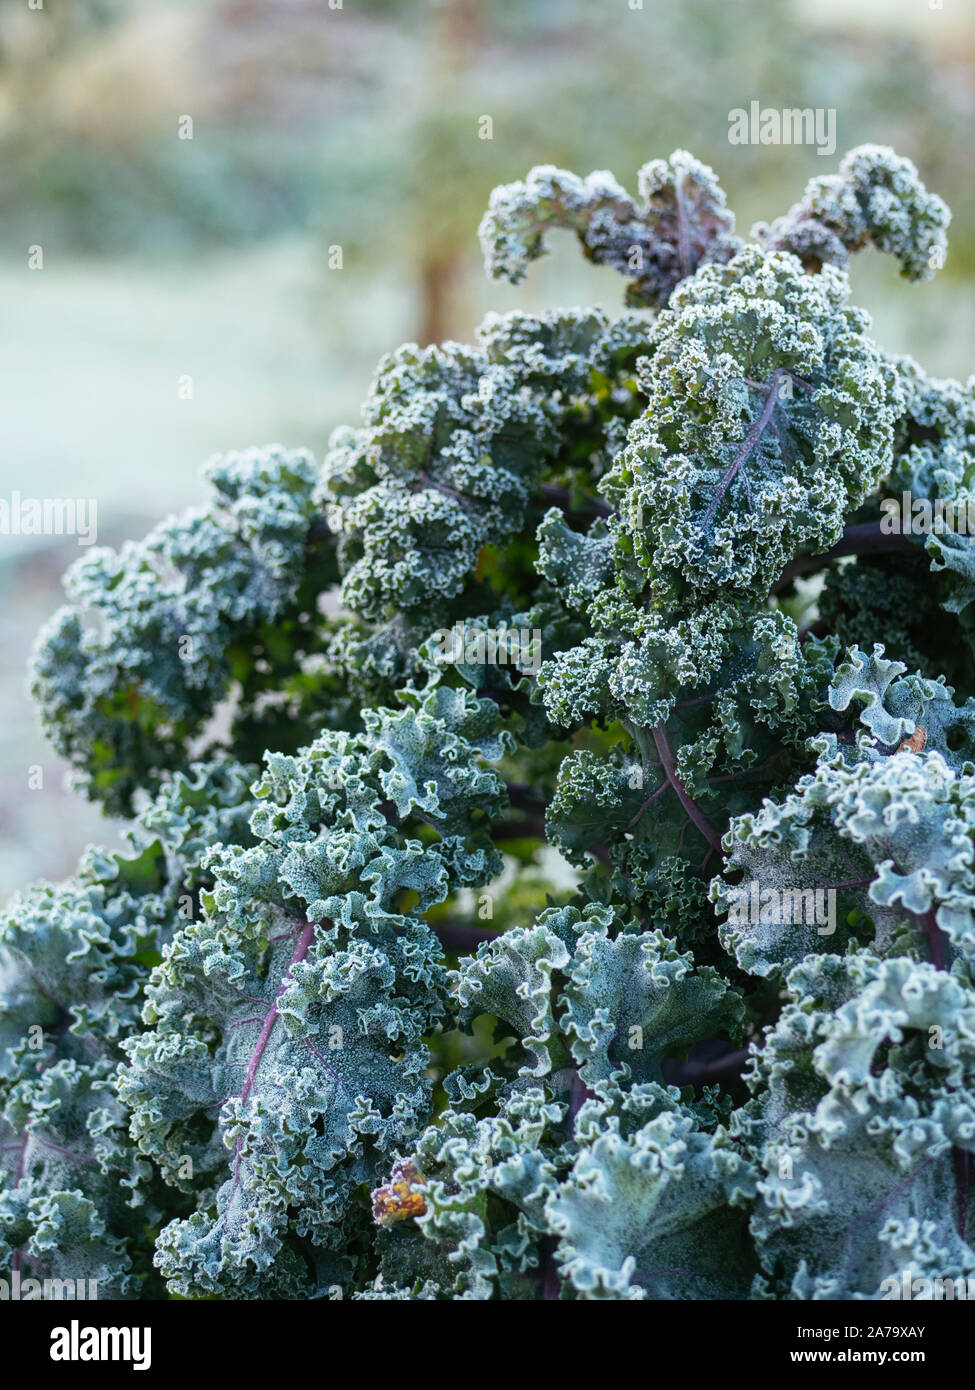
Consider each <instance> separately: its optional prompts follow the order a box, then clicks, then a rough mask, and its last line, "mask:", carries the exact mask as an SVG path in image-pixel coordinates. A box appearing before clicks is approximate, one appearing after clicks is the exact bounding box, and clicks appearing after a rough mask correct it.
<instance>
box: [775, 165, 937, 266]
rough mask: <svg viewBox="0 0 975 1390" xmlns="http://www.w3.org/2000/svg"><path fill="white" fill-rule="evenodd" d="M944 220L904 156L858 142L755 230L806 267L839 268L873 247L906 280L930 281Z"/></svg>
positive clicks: (935, 199)
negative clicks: (835, 168) (892, 260)
mask: <svg viewBox="0 0 975 1390" xmlns="http://www.w3.org/2000/svg"><path fill="white" fill-rule="evenodd" d="M950 219H951V213H950V212H949V210H948V208H947V207H946V205H945V204H944V202H942V200H941V199H940V198H939V197H938V196H937V195H936V194H934V193H929V192H928V191H927V189H926V188H925V187H924V184H923V183H922V182H921V180H920V178H919V177H918V172H917V170H916V169H915V167H914V165H913V164H912V163H911V161H910V160H909V159H901V158H899V157H898V156H897V155H896V154H895V153H894V151H893V150H892V149H890V148H888V147H887V146H886V145H860V146H858V147H857V148H856V149H855V150H851V151H850V153H849V154H848V155H847V156H846V157H845V158H844V159H843V161H842V163H841V164H840V171H839V173H838V174H827V175H826V176H825V177H820V178H815V179H811V180H810V181H809V184H808V185H807V187H806V192H805V194H804V196H803V198H802V201H801V202H799V203H796V205H795V206H794V207H793V208H791V209H790V210H789V212H787V213H786V214H785V216H784V217H780V218H779V219H778V220H777V221H775V222H773V223H772V225H771V227H767V226H764V225H760V226H758V227H757V228H756V229H755V231H756V234H757V235H758V236H759V238H760V239H761V241H762V243H763V245H764V246H765V249H766V250H769V251H792V252H793V253H794V254H795V255H797V256H798V257H799V259H800V260H801V261H802V263H803V265H804V266H805V267H806V268H807V269H808V270H812V271H818V270H819V269H820V268H821V267H822V266H823V265H826V264H830V265H838V266H841V267H842V266H845V265H846V263H847V259H848V257H849V254H850V252H851V251H859V250H861V248H862V247H864V246H867V245H873V246H876V248H877V250H878V251H886V252H889V253H890V254H891V255H892V256H895V257H896V258H897V260H898V261H899V262H900V267H901V274H902V275H903V276H905V278H906V279H908V280H929V279H930V278H931V276H932V275H933V274H934V272H935V271H936V270H939V269H940V268H941V266H942V265H943V264H944V260H945V253H946V250H947V245H948V243H947V238H946V236H945V229H946V227H947V226H948V223H949V221H950Z"/></svg>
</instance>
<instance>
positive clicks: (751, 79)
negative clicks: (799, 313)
mask: <svg viewBox="0 0 975 1390" xmlns="http://www.w3.org/2000/svg"><path fill="white" fill-rule="evenodd" d="M973 57H975V6H972V5H971V4H969V3H967V0H942V3H940V4H939V3H937V0H869V2H868V0H678V2H677V3H674V2H673V0H668V2H667V3H662V0H642V3H641V0H40V3H39V0H4V4H3V7H2V9H0V302H2V305H3V325H4V326H3V330H2V333H0V381H2V383H3V388H2V389H3V403H2V410H0V496H3V497H7V498H9V496H10V493H11V491H12V490H14V489H19V490H21V491H22V492H23V493H24V495H29V496H37V497H94V498H96V499H97V501H98V523H99V526H98V540H99V543H100V544H111V545H115V544H118V543H119V542H120V541H121V540H123V539H124V538H125V537H126V536H130V535H131V536H141V535H142V534H144V532H145V531H146V530H148V529H149V528H150V527H151V526H152V525H153V524H154V523H155V522H156V521H158V520H159V519H161V518H162V517H163V516H165V515H167V514H168V513H170V512H172V511H174V510H179V509H181V508H182V507H184V506H186V505H188V504H192V503H194V502H196V501H197V500H199V498H200V495H201V492H200V487H199V484H198V482H197V477H196V475H197V469H198V467H199V465H200V464H201V463H202V462H203V461H204V460H205V459H206V458H207V457H208V456H209V455H210V454H212V453H214V452H217V451H223V450H227V449H234V448H241V447H246V446H248V445H251V444H263V443H270V442H281V443H283V444H286V445H288V446H305V447H307V448H309V449H311V450H312V451H313V452H314V453H315V455H316V456H318V457H320V456H321V454H322V452H323V450H324V448H325V446H326V443H327V440H328V435H329V432H330V430H331V429H332V428H333V427H334V426H335V425H336V424H339V423H355V422H356V421H357V419H358V411H359V405H360V402H361V400H362V398H363V396H364V395H365V393H366V390H367V388H368V385H369V381H370V378H371V375H372V370H373V367H374V365H375V362H376V360H377V358H378V357H379V356H380V354H381V353H383V352H385V351H387V350H390V349H392V348H394V347H395V346H397V345H398V344H399V343H400V342H402V341H405V340H408V339H413V340H416V341H419V342H432V341H439V340H442V339H444V338H448V337H453V338H461V339H467V338H469V337H470V336H471V334H472V333H473V330H474V327H475V325H476V324H477V322H478V321H479V319H480V318H481V316H482V315H483V313H484V312H485V311H486V310H487V309H489V308H496V309H501V310H503V309H507V308H513V307H516V306H520V307H525V308H532V309H537V308H540V307H545V306H549V305H557V304H568V303H576V302H587V303H600V304H602V305H603V306H604V307H605V308H607V309H608V310H610V311H611V312H615V311H618V310H619V308H620V300H621V289H622V282H621V281H619V280H618V278H617V277H616V276H615V275H614V274H613V273H612V272H611V271H606V270H602V271H600V270H597V269H595V268H593V267H591V266H588V265H586V264H585V263H584V262H583V261H582V259H581V258H580V256H579V254H578V252H577V250H576V247H575V242H574V239H573V238H570V237H568V236H557V237H556V238H554V239H553V240H554V242H555V245H554V254H553V255H552V256H551V257H549V258H548V259H546V260H543V261H541V262H540V263H539V264H538V265H537V267H535V269H534V270H533V273H532V275H531V277H530V278H529V280H528V281H527V282H526V283H525V284H524V285H522V286H520V287H518V288H517V289H512V288H510V287H508V286H503V285H497V284H492V283H490V282H489V281H488V280H487V279H486V277H485V275H484V272H483V270H482V268H481V263H480V258H479V252H478V246H477V238H476V231H477V225H478V221H479V219H480V217H481V214H482V212H483V210H484V208H485V206H486V203H487V198H488V195H489V193H490V191H491V189H492V188H493V187H494V185H495V184H497V183H501V182H508V181H510V180H512V179H516V178H521V177H523V176H524V175H525V174H526V173H527V171H528V169H529V168H530V167H531V165H533V164H541V163H554V164H557V165H561V166H563V167H567V168H570V169H573V170H575V171H576V172H577V173H580V174H585V173H588V172H590V171H591V170H592V169H596V168H610V169H612V170H613V172H614V173H615V174H616V176H617V178H618V179H619V180H620V181H621V182H622V183H623V184H624V185H626V186H627V187H629V188H630V190H631V191H633V192H635V191H636V171H637V169H638V168H639V166H640V165H641V164H642V163H644V162H645V161H646V160H647V159H650V158H654V157H657V156H665V155H667V154H669V153H670V152H671V151H672V150H673V149H674V148H677V147H684V148H687V149H690V150H691V152H692V153H693V154H695V155H696V156H697V157H698V158H700V159H703V160H705V161H706V162H707V163H709V164H711V165H713V167H714V168H715V169H716V171H717V172H718V175H719V177H720V179H721V181H722V183H723V185H724V187H725V189H726V190H727V193H728V198H729V203H730V205H731V207H732V208H733V209H734V210H735V212H736V214H737V217H738V227H739V230H740V231H743V232H747V231H748V230H749V228H750V227H751V225H752V223H753V222H755V221H757V220H759V219H764V218H771V217H774V216H776V215H777V214H779V213H780V212H783V211H785V209H786V208H787V207H788V206H789V204H790V203H792V202H793V201H795V199H797V198H798V197H799V195H800V194H801V192H802V190H803V187H804V185H805V183H806V181H807V179H808V178H810V177H811V176H812V175H814V174H823V173H828V172H832V171H834V170H835V168H836V165H837V163H838V162H839V159H840V157H841V156H842V154H843V153H844V152H845V151H846V150H847V149H849V148H850V147H851V146H853V145H856V144H859V143H862V142H865V141H874V142H878V143H884V144H891V145H893V146H894V147H895V148H896V150H897V151H898V152H899V153H901V154H905V155H908V156H910V157H911V158H912V159H913V160H914V161H915V163H916V164H917V165H918V166H919V168H920V170H921V173H922V177H923V178H924V180H925V182H926V183H927V184H928V186H929V188H932V189H933V190H935V191H937V192H938V193H940V194H941V195H942V196H943V197H945V198H946V199H947V201H948V202H949V203H950V205H951V207H952V210H953V214H954V218H953V223H952V227H951V229H950V233H949V235H950V250H949V256H948V261H947V265H946V267H945V269H944V270H943V271H942V272H941V273H940V275H939V276H938V277H937V278H936V280H935V281H934V282H933V283H931V284H928V285H921V286H910V285H907V284H906V283H904V282H901V281H900V280H899V279H898V278H897V275H896V268H895V267H894V266H893V263H892V262H891V261H890V260H885V259H884V258H881V257H879V256H872V255H867V256H865V257H862V258H860V260H859V261H858V262H857V263H856V265H855V267H854V270H853V282H854V293H855V297H856V299H857V301H858V302H859V303H861V304H863V305H865V306H866V307H867V308H868V309H869V310H870V311H871V313H872V314H873V316H874V322H875V329H876V334H877V336H878V338H879V339H880V340H881V341H882V342H883V343H885V344H886V345H887V346H888V347H890V348H892V349H895V350H898V351H905V352H906V351H910V352H911V353H912V354H913V355H914V356H915V357H917V358H918V359H919V361H921V363H922V364H923V365H924V366H925V367H926V368H927V369H928V370H929V371H931V372H934V373H936V374H939V375H953V376H960V377H963V378H965V377H968V376H969V375H970V374H971V372H972V371H973V370H975V350H973V349H975V324H973V316H972V312H971V309H972V294H971V284H972V274H973V270H975V181H973V179H972V172H971V150H972V143H973V134H975V120H973V117H975V85H973V81H972V60H973ZM752 100H758V101H760V103H761V104H762V105H763V106H766V107H775V108H783V107H806V106H810V107H814V108H815V107H825V108H830V107H832V108H835V110H836V130H837V151H836V154H835V155H834V156H831V157H823V156H819V155H817V153H816V150H815V148H813V147H803V146H732V145H730V144H729V142H728V115H729V112H730V110H731V109H732V108H735V107H745V108H747V107H748V105H749V103H750V101H752ZM485 116H490V118H491V122H490V124H491V134H492V138H491V139H483V138H480V134H479V132H481V133H483V131H484V129H485V123H484V122H483V120H482V118H483V117H485ZM187 117H189V118H190V120H191V122H192V125H191V126H190V125H189V124H188V123H187V120H186V118H187ZM190 130H191V132H192V138H180V137H181V134H182V136H183V137H185V136H186V135H187V133H188V132H189V131H190ZM38 246H39V247H41V248H42V252H43V270H31V269H29V268H28V256H29V248H30V247H38ZM337 247H338V248H341V267H340V268H339V267H338V265H337V261H338V259H339V257H338V256H337V255H336V253H335V249H334V248H337ZM35 259H36V258H35ZM187 378H189V379H190V381H191V391H192V394H191V396H190V395H188V392H187V380H186V379H187ZM78 554H79V548H78V545H77V542H76V540H75V538H73V537H56V536H55V537H30V536H28V537H17V536H0V585H2V589H3V594H4V600H5V601H4V602H3V603H2V604H0V902H2V901H3V899H4V898H5V897H6V896H7V895H8V894H9V893H10V892H11V891H12V890H13V889H15V888H16V887H18V886H20V885H23V884H25V883H26V882H28V881H29V880H33V879H36V878H38V877H55V878H57V877H61V876H63V875H64V874H66V873H68V872H70V871H71V870H72V869H73V867H74V864H75V861H76V859H77V856H78V853H79V851H80V850H81V849H83V848H84V846H85V845H86V844H87V843H89V842H90V841H92V840H95V841H99V842H107V843H111V842H113V841H114V839H115V838H116V828H115V827H113V826H111V825H109V824H106V823H105V822H104V821H103V820H102V819H101V817H100V815H99V813H98V812H97V811H96V810H95V808H93V807H92V806H90V805H88V804H87V803H85V802H83V801H80V800H79V799H77V798H73V797H70V796H69V795H68V794H67V793H66V792H65V790H64V788H63V772H64V769H63V767H62V766H61V765H60V764H59V761H58V759H57V758H56V757H54V755H53V754H52V753H51V752H50V750H49V749H48V748H47V746H46V744H45V743H44V741H43V739H42V738H41V735H40V732H39V729H38V725H37V722H36V718H35V715H34V712H33V710H32V708H31V705H30V702H29V700H28V698H27V695H26V691H25V680H26V677H25V670H26V665H27V661H28V657H29V652H30V648H31V645H32V642H33V638H34V634H35V632H36V630H37V628H38V626H39V625H40V624H41V623H42V622H43V621H44V620H45V619H46V618H47V617H48V616H49V615H50V614H51V613H52V612H53V611H54V609H55V608H56V607H57V606H58V604H59V602H60V585H59V577H60V574H61V573H62V571H63V570H64V568H65V567H66V566H67V564H69V563H70V562H71V560H73V559H74V558H75V557H76V556H77V555H78ZM32 765H39V766H40V767H41V769H42V771H43V778H44V787H43V790H42V791H38V790H31V789H30V788H29V768H30V767H31V766H32ZM35 780H36V778H35Z"/></svg>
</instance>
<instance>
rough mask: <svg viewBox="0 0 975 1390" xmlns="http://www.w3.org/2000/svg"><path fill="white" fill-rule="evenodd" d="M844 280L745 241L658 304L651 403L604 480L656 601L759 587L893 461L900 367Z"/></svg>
mask: <svg viewBox="0 0 975 1390" xmlns="http://www.w3.org/2000/svg"><path fill="white" fill-rule="evenodd" d="M848 295H849V286H848V284H847V281H846V279H845V277H844V276H843V275H841V274H840V273H838V272H836V271H834V270H832V269H828V270H826V271H824V272H823V274H822V275H820V276H815V277H812V276H806V275H804V274H803V273H802V269H801V267H800V265H799V263H798V261H796V260H795V258H794V257H792V256H789V255H784V254H772V255H768V256H763V255H762V254H761V253H760V252H759V251H758V250H756V249H755V248H754V247H746V248H745V249H744V250H743V251H741V252H740V253H739V254H738V255H737V256H736V257H735V258H734V260H733V261H731V262H730V263H729V264H728V265H723V266H707V267H705V268H704V269H702V270H700V271H699V272H698V273H697V274H696V275H695V276H693V277H692V278H691V279H690V280H688V281H686V282H685V283H684V284H682V285H681V287H680V288H679V290H678V291H677V292H676V293H675V295H674V297H673V300H672V302H671V304H670V306H669V308H668V309H667V310H666V312H665V313H663V314H662V315H661V316H660V319H659V321H658V323H657V325H656V328H655V332H654V351H653V353H652V355H651V356H650V357H649V358H648V359H647V360H646V361H645V363H644V365H643V368H642V372H641V376H640V386H641V389H642V391H643V393H644V395H645V396H646V397H647V399H648V405H647V409H646V411H645V412H644V414H643V415H642V416H641V418H640V420H639V421H638V422H637V423H636V424H635V425H634V426H633V427H632V429H631V431H630V435H629V439H628V443H627V447H626V449H625V450H624V451H623V453H622V454H621V455H620V457H619V458H618V459H617V461H616V464H615V465H614V468H613V470H612V472H611V474H610V475H609V476H608V477H607V479H606V480H605V482H604V484H603V488H602V490H603V492H604V493H605V495H606V496H607V497H609V499H610V500H611V501H613V502H614V503H615V504H616V505H617V507H618V509H619V512H620V522H621V532H622V533H621V538H620V543H621V547H622V548H623V550H624V553H625V554H630V553H631V554H632V555H633V557H634V559H635V560H636V562H637V563H638V564H639V566H640V567H641V569H642V570H643V571H644V572H645V574H646V576H647V580H648V585H649V591H650V595H651V596H652V598H653V599H654V600H656V601H657V602H659V603H662V604H667V605H677V604H683V605H686V606H692V605H693V606H700V605H701V604H703V603H706V602H708V601H711V600H713V599H715V598H717V597H718V596H721V597H722V598H724V597H727V596H736V597H738V596H740V597H742V598H755V599H758V598H760V597H762V596H763V595H764V594H765V593H767V592H768V589H769V588H770V586H771V584H772V583H773V581H774V580H775V579H776V578H777V577H778V575H779V574H780V573H781V571H782V570H783V569H784V567H785V566H786V565H787V564H788V562H789V561H790V560H791V559H792V558H793V557H794V556H795V554H796V553H797V552H798V551H800V550H805V549H810V550H814V551H823V550H826V549H828V548H829V547H830V546H831V545H832V544H833V543H834V542H835V541H837V540H838V539H839V537H840V535H841V534H842V531H843V523H844V519H845V517H846V516H847V515H848V513H849V512H850V511H851V510H853V509H854V508H855V507H857V506H858V505H859V504H860V503H861V502H862V501H863V500H864V499H865V498H866V496H867V495H868V493H869V492H870V491H871V489H872V488H874V487H876V485H877V483H878V482H879V481H880V479H881V478H882V477H883V475H884V474H885V473H886V472H887V471H888V470H889V469H890V466H891V462H892V455H891V448H892V443H893V429H894V424H895V421H896V419H897V417H898V415H899V413H900V410H901V408H902V405H901V400H900V395H899V392H898V388H897V380H896V374H895V372H894V371H893V369H892V368H891V366H890V365H889V363H888V362H887V361H886V360H885V359H884V358H883V356H882V354H880V353H879V352H878V350H877V349H876V348H875V347H874V346H873V344H872V343H871V342H870V341H869V339H868V338H867V337H866V335H865V328H866V319H865V317H864V315H863V314H862V313H861V312H860V311H858V310H853V309H850V308H849V307H847V303H846V301H847V298H848Z"/></svg>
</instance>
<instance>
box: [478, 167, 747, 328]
mask: <svg viewBox="0 0 975 1390" xmlns="http://www.w3.org/2000/svg"><path fill="white" fill-rule="evenodd" d="M638 189H639V198H640V201H639V202H637V201H636V200H634V199H633V198H631V197H630V195H629V194H628V193H627V192H626V190H625V189H624V188H622V187H621V186H620V184H618V183H617V182H616V180H615V179H614V178H613V176H612V174H610V173H608V172H607V171H606V170H599V171H597V172H596V173H593V174H590V175H589V176H588V177H587V178H585V179H581V178H579V177H578V176H577V175H576V174H571V173H569V172H567V171H566V170H565V169H556V168H555V167H554V166H553V165H551V164H545V165H541V166H540V167H538V168H536V169H532V171H531V173H530V174H529V175H528V178H527V179H526V180H525V182H523V183H510V184H505V185H504V186H503V187H501V188H496V189H495V190H494V192H493V193H492V195H491V201H490V203H489V205H488V210H487V212H486V213H485V215H484V219H483V221H482V222H481V227H480V233H479V235H480V238H481V248H482V250H483V253H484V261H485V265H486V267H487V270H488V273H489V274H490V275H492V276H494V278H495V279H501V278H503V279H505V280H508V281H510V282H511V283H512V284H513V285H517V284H518V283H519V282H520V281H521V280H523V279H524V278H525V275H526V274H527V271H528V266H529V265H530V263H531V262H532V261H534V260H537V259H538V258H539V256H542V255H544V254H545V251H546V245H545V233H546V232H547V231H550V230H552V229H554V228H565V229H566V230H568V231H573V232H575V233H576V235H577V237H578V238H579V242H580V244H581V246H582V249H583V252H584V254H585V255H586V257H587V258H588V259H589V260H591V261H594V262H595V263H596V264H597V265H609V266H612V268H613V269H614V270H618V271H619V272H620V274H621V275H624V276H626V278H627V279H628V280H629V281H630V284H629V285H628V286H627V291H626V302H627V304H631V305H647V306H650V307H654V308H659V307H660V306H662V305H663V304H665V303H666V302H667V299H668V297H669V296H670V294H671V292H672V290H673V289H674V286H675V285H676V284H678V282H679V281H680V280H682V279H684V278H685V277H686V276H688V275H692V274H693V273H694V271H695V270H697V268H698V266H700V265H704V264H706V263H707V262H709V261H726V260H729V259H730V258H731V256H733V255H734V253H735V251H736V250H737V249H738V247H739V245H740V242H739V240H738V238H737V237H736V236H735V235H734V225H735V223H734V217H733V216H732V214H731V213H730V212H729V211H728V210H727V209H726V207H725V195H724V192H723V191H722V189H721V187H720V185H719V184H718V181H717V179H716V177H715V175H714V172H713V170H711V169H709V168H708V167H707V165H706V164H701V163H699V162H698V161H697V160H696V159H694V158H693V157H692V156H691V155H689V154H688V153H687V151H686V150H675V151H674V153H673V154H672V155H671V156H670V158H669V159H654V160H651V161H650V162H649V163H648V164H645V165H644V166H643V168H642V169H641V170H640V173H639V176H638Z"/></svg>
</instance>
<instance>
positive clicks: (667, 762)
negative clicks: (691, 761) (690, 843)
mask: <svg viewBox="0 0 975 1390" xmlns="http://www.w3.org/2000/svg"><path fill="white" fill-rule="evenodd" d="M651 732H652V734H653V742H654V746H655V748H656V750H657V757H658V758H659V759H660V766H661V767H662V768H663V770H664V775H665V777H666V778H667V781H668V782H669V783H670V785H671V786H672V787H673V789H674V791H675V792H676V793H677V797H678V800H679V801H680V804H681V805H682V806H683V808H684V810H685V811H686V812H687V815H688V818H689V820H690V821H691V822H692V824H693V825H694V826H695V827H696V828H697V829H698V830H699V831H700V832H701V834H702V835H703V836H704V838H705V840H707V842H708V844H709V845H710V846H711V848H712V849H713V850H714V851H715V853H719V852H720V850H721V836H720V835H719V834H718V832H717V831H716V830H715V828H714V826H713V825H712V824H711V822H710V821H709V820H708V818H707V816H706V815H705V814H704V812H703V811H702V810H701V809H700V807H699V806H698V805H697V803H696V801H695V800H694V798H693V797H692V796H690V795H689V793H688V792H687V789H686V788H685V786H684V784H683V782H682V781H681V780H680V777H679V776H678V775H677V764H676V762H675V760H674V755H673V753H672V752H671V748H670V742H669V740H668V738H667V729H666V725H664V724H662V723H661V724H658V725H657V727H656V728H655V729H653V730H652V731H651Z"/></svg>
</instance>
